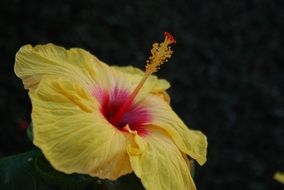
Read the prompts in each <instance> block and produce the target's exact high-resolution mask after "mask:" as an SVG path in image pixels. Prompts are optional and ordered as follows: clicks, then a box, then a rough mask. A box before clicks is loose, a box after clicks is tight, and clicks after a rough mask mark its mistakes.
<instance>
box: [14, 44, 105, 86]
mask: <svg viewBox="0 0 284 190" xmlns="http://www.w3.org/2000/svg"><path fill="white" fill-rule="evenodd" d="M98 64H100V61H99V60H98V59H97V58H96V57H95V56H93V55H91V54H90V53H89V52H87V51H85V50H83V49H80V48H72V49H70V50H66V49H65V48H63V47H60V46H56V45H54V44H47V45H37V46H35V47H32V46H31V45H25V46H23V47H21V48H20V50H19V51H18V52H17V54H16V63H15V67H14V69H15V73H16V75H17V76H18V77H20V78H21V79H22V80H23V83H24V86H25V88H26V89H33V88H35V87H36V86H37V84H38V83H39V82H40V80H41V79H42V77H44V76H48V77H55V78H56V77H65V78H69V79H70V78H72V79H74V80H76V81H80V82H82V83H87V84H88V83H90V81H91V80H92V79H93V77H94V76H95V69H94V66H96V65H98Z"/></svg>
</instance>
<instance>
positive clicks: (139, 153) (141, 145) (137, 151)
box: [128, 128, 196, 190]
mask: <svg viewBox="0 0 284 190" xmlns="http://www.w3.org/2000/svg"><path fill="white" fill-rule="evenodd" d="M135 142H136V143H137V145H138V147H135V146H131V147H129V149H128V153H129V156H130V162H131V166H132V168H133V171H134V172H135V174H136V175H137V176H138V177H139V178H140V179H141V182H142V184H143V186H144V187H145V189H147V190H173V189H178V190H195V189H196V187H195V184H194V182H193V180H192V178H191V176H190V171H189V168H188V165H187V163H186V160H185V159H184V157H183V155H182V153H181V152H180V151H179V149H178V147H177V146H176V145H175V144H174V143H173V142H172V140H171V138H170V137H169V136H168V135H167V134H166V133H165V132H163V131H162V130H159V129H154V128H152V129H151V131H150V133H149V135H148V136H145V137H143V138H142V137H140V136H139V135H135Z"/></svg>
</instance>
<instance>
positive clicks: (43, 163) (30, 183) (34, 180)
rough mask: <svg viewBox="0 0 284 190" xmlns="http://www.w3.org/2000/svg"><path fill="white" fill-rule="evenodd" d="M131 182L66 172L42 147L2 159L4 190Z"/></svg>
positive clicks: (101, 187) (118, 186)
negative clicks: (47, 155)
mask: <svg viewBox="0 0 284 190" xmlns="http://www.w3.org/2000/svg"><path fill="white" fill-rule="evenodd" d="M130 184H131V182H130V181H128V182H127V183H126V184H122V183H121V182H120V181H119V180H117V181H110V180H101V179H98V178H95V177H91V176H88V175H82V174H70V175H67V174H64V173H62V172H59V171H57V170H55V169H54V168H53V167H52V166H51V165H50V164H49V162H48V160H46V158H45V157H44V155H43V154H42V152H41V151H40V150H39V149H36V150H32V151H29V152H26V153H22V154H17V155H13V156H8V157H5V158H2V159H0V189H1V190H2V189H3V190H21V189H24V190H53V189H68V190H71V189H74V190H75V189H78V190H84V189H88V190H122V189H129V188H125V187H130V189H132V186H131V185H130ZM122 187H123V188H122Z"/></svg>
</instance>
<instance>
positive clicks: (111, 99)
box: [93, 88, 152, 136]
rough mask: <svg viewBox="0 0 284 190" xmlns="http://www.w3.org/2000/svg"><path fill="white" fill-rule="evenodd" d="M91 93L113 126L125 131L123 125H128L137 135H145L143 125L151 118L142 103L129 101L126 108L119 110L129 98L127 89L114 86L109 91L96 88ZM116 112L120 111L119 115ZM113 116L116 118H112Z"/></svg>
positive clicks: (145, 131)
mask: <svg viewBox="0 0 284 190" xmlns="http://www.w3.org/2000/svg"><path fill="white" fill-rule="evenodd" d="M93 95H94V96H95V97H96V99H98V100H99V102H100V104H101V108H100V111H101V113H102V114H103V115H104V117H105V118H106V119H107V120H108V121H109V122H110V123H111V124H112V125H113V126H114V127H116V128H117V129H119V130H121V131H127V129H126V128H125V127H126V126H127V125H128V126H129V128H130V129H131V130H132V131H137V133H138V134H139V135H141V136H143V135H147V133H148V132H147V130H146V127H145V126H146V124H147V123H149V122H150V121H151V119H152V118H151V115H150V113H149V111H148V110H147V109H146V108H145V107H143V105H138V104H135V103H134V102H133V101H129V102H130V103H129V105H128V106H127V107H126V109H123V110H122V111H121V107H122V106H123V105H124V103H125V102H127V100H129V98H131V96H130V93H129V92H128V91H126V90H123V89H118V88H114V89H113V90H112V91H110V92H107V91H103V90H101V89H99V90H98V89H96V90H94V91H93ZM118 112H121V113H120V115H121V117H116V116H117V113H118ZM114 117H116V118H117V119H114Z"/></svg>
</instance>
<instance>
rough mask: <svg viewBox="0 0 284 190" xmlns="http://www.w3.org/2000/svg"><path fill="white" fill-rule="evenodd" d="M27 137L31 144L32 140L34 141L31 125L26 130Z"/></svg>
mask: <svg viewBox="0 0 284 190" xmlns="http://www.w3.org/2000/svg"><path fill="white" fill-rule="evenodd" d="M27 136H28V139H29V140H30V141H31V142H33V139H34V135H33V123H30V125H29V127H28V129H27Z"/></svg>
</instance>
